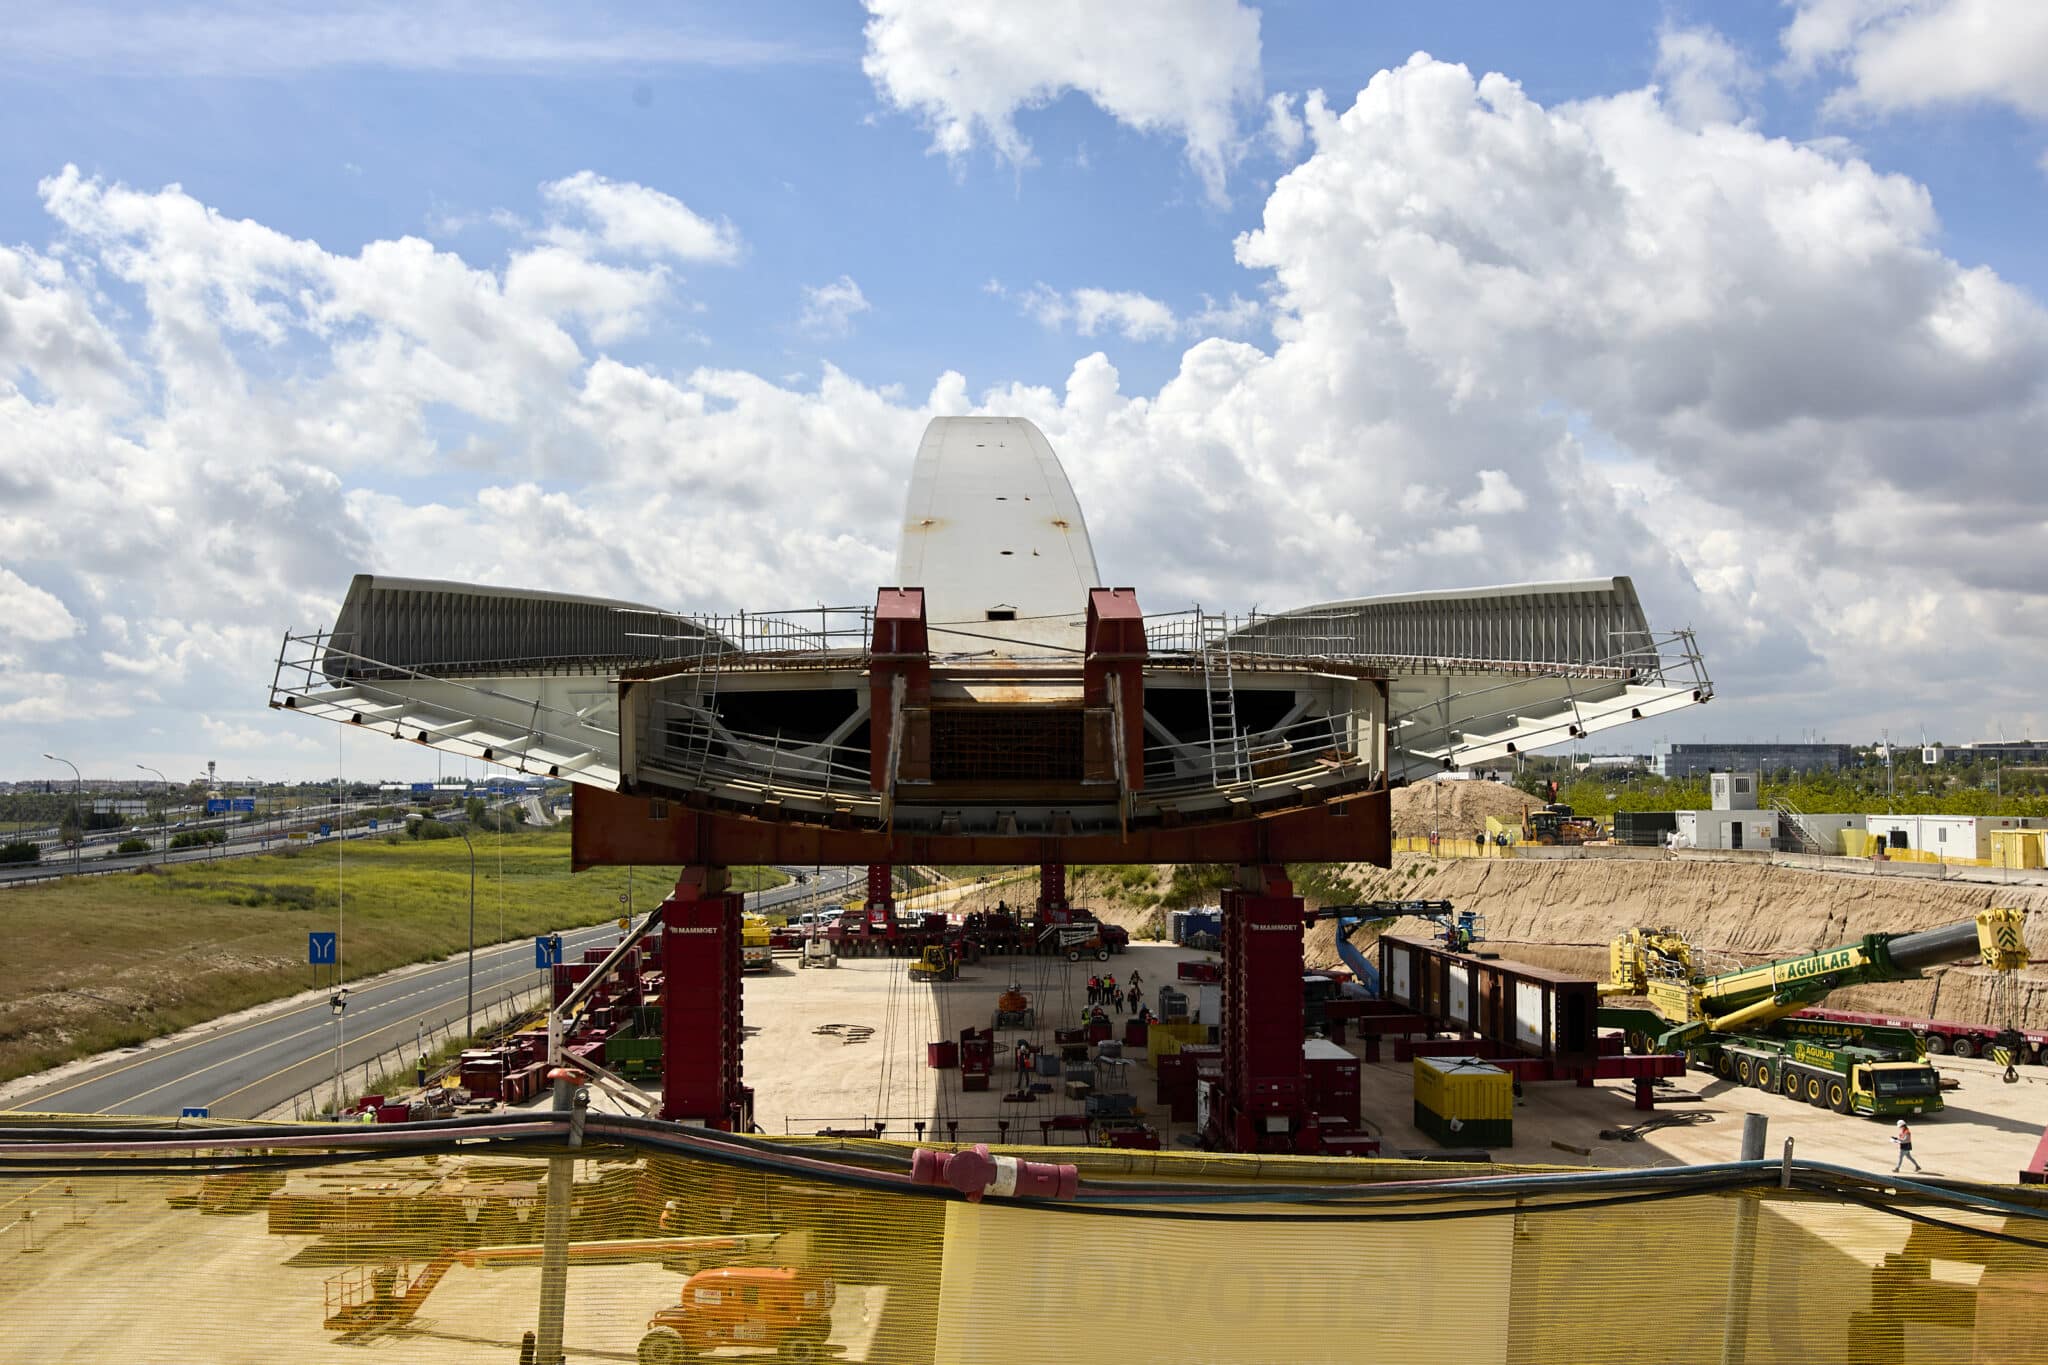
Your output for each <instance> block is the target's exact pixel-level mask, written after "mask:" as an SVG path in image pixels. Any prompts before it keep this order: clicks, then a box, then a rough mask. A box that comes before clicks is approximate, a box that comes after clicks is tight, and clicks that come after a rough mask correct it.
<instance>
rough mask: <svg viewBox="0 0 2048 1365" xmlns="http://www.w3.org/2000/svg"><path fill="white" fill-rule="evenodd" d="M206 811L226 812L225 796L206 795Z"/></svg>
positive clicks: (224, 813) (218, 813) (214, 812)
mask: <svg viewBox="0 0 2048 1365" xmlns="http://www.w3.org/2000/svg"><path fill="white" fill-rule="evenodd" d="M206 813H207V814H208V815H226V814H227V813H228V803H227V798H226V797H221V796H209V797H207V798H206Z"/></svg>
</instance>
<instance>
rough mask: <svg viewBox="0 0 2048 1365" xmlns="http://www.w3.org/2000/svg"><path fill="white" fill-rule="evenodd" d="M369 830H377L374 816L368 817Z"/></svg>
mask: <svg viewBox="0 0 2048 1365" xmlns="http://www.w3.org/2000/svg"><path fill="white" fill-rule="evenodd" d="M370 828H371V829H375V828H377V817H376V816H374V815H373V816H371V817H370Z"/></svg>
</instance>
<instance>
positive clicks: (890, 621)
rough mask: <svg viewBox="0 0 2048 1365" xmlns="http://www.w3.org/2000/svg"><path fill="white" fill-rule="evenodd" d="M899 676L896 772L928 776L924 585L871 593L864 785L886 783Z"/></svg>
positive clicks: (873, 786) (927, 645)
mask: <svg viewBox="0 0 2048 1365" xmlns="http://www.w3.org/2000/svg"><path fill="white" fill-rule="evenodd" d="M899 678H900V679H902V680H903V711H904V715H903V734H902V737H901V739H900V741H899V744H900V748H899V750H898V753H897V759H896V763H897V767H896V776H897V777H898V778H899V779H916V780H923V779H926V778H929V777H930V776H931V704H932V651H931V634H930V632H929V631H928V630H927V628H926V624H925V619H924V589H923V588H880V589H877V590H876V594H875V633H874V638H873V639H872V640H871V641H870V642H869V666H868V708H869V709H868V786H869V788H870V789H871V790H873V791H886V790H887V789H888V787H889V745H890V732H891V717H892V716H894V714H895V711H896V706H895V693H896V681H897V679H899ZM858 861H861V862H866V861H869V860H868V859H860V860H858Z"/></svg>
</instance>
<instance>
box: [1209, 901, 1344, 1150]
mask: <svg viewBox="0 0 2048 1365" xmlns="http://www.w3.org/2000/svg"><path fill="white" fill-rule="evenodd" d="M1238 877H1239V883H1240V884H1239V885H1238V886H1235V887H1232V888H1230V889H1228V890H1226V891H1224V893H1223V992H1222V994H1223V1002H1222V1003H1223V1030H1222V1043H1223V1081H1222V1084H1221V1087H1220V1091H1221V1093H1220V1094H1217V1095H1215V1096H1213V1098H1212V1101H1211V1104H1210V1106H1209V1138H1210V1140H1211V1141H1213V1142H1215V1143H1216V1144H1217V1145H1219V1146H1221V1147H1225V1148H1227V1149H1229V1150H1231V1151H1235V1152H1315V1151H1318V1150H1320V1149H1321V1147H1322V1137H1321V1133H1320V1132H1319V1131H1318V1129H1317V1126H1316V1121H1315V1115H1314V1114H1313V1113H1311V1112H1310V1111H1309V1107H1308V1084H1307V1076H1306V1072H1305V1069H1304V1066H1303V1062H1302V1053H1301V941H1302V928H1303V924H1304V920H1303V917H1302V900H1301V897H1299V896H1297V895H1295V894H1294V886H1293V884H1292V883H1290V882H1289V881H1288V879H1287V872H1286V869H1284V868H1282V867H1278V866H1253V867H1243V868H1240V869H1239V870H1238Z"/></svg>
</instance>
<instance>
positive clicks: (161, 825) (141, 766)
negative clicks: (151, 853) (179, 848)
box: [135, 763, 171, 853]
mask: <svg viewBox="0 0 2048 1365" xmlns="http://www.w3.org/2000/svg"><path fill="white" fill-rule="evenodd" d="M135 767H136V769H137V770H138V771H141V772H145V773H156V780H157V781H159V782H161V783H163V784H164V790H163V795H162V796H161V797H159V798H158V800H157V803H156V837H157V839H158V841H159V842H160V843H162V844H163V846H164V852H166V853H169V852H170V851H171V824H170V816H169V815H168V813H167V812H166V811H165V810H164V805H165V803H166V802H167V801H169V799H170V795H171V779H170V778H168V777H165V776H164V775H163V773H161V772H159V771H158V770H157V769H155V768H152V767H150V766H149V765H148V764H147V763H138V764H136V765H135Z"/></svg>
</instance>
